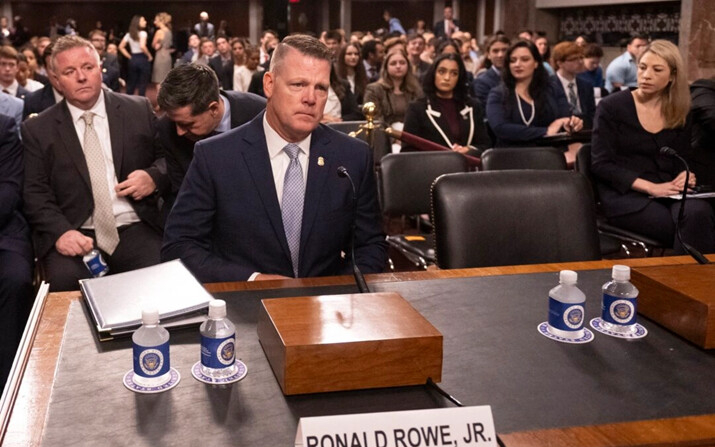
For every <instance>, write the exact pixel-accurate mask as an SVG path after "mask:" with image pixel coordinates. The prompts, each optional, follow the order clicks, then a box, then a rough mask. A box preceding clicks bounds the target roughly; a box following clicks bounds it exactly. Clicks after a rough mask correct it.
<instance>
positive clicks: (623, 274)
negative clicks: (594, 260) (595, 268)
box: [611, 265, 631, 281]
mask: <svg viewBox="0 0 715 447" xmlns="http://www.w3.org/2000/svg"><path fill="white" fill-rule="evenodd" d="M611 276H612V277H613V279H615V280H616V281H628V280H629V279H631V268H630V267H628V266H627V265H614V266H613V271H612V273H611Z"/></svg>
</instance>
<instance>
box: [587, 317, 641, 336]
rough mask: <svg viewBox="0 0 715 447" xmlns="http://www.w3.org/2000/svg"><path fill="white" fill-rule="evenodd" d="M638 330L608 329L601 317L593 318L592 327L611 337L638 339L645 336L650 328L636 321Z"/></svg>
mask: <svg viewBox="0 0 715 447" xmlns="http://www.w3.org/2000/svg"><path fill="white" fill-rule="evenodd" d="M635 326H636V330H635V331H631V332H616V331H612V330H610V329H606V328H605V327H603V320H602V319H601V318H600V317H596V318H594V319H593V320H591V327H592V328H594V329H595V330H597V331H598V332H600V333H602V334H606V335H610V336H611V337H616V338H628V339H636V338H643V337H645V336H646V335H648V329H646V328H644V327H643V326H641V325H640V324H638V323H636V324H635Z"/></svg>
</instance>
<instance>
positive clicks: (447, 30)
mask: <svg viewBox="0 0 715 447" xmlns="http://www.w3.org/2000/svg"><path fill="white" fill-rule="evenodd" d="M432 30H433V31H434V35H435V37H437V38H445V37H446V38H450V37H452V33H454V32H455V31H459V20H457V19H455V18H454V11H453V10H452V7H451V6H445V8H444V17H443V18H442V20H440V21H438V22H435V24H434V28H432Z"/></svg>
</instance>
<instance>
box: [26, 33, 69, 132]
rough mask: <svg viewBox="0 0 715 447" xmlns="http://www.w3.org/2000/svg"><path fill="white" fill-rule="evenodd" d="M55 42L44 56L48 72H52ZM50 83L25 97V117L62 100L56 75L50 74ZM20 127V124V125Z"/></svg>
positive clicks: (47, 48) (48, 47) (49, 46)
mask: <svg viewBox="0 0 715 447" xmlns="http://www.w3.org/2000/svg"><path fill="white" fill-rule="evenodd" d="M53 48H54V44H50V45H48V46H47V47H45V52H44V53H43V56H42V58H43V59H44V61H45V63H44V65H45V67H46V68H47V73H48V74H51V73H52V49H53ZM48 79H49V81H50V82H49V84H47V85H46V86H44V87H43V88H42V90H38V91H36V92H32V93H30V94H28V95H27V96H26V97H25V104H24V109H23V112H22V116H23V119H27V118H31V117H33V116H35V115H37V114H39V113H40V112H42V111H43V110H45V109H49V108H50V107H52V106H53V105H55V104H56V103H58V102H60V101H62V98H63V96H62V93H61V91H60V90H59V89H60V86H59V84H58V83H57V79H56V78H55V77H54V76H51V75H50V76H49V77H48ZM18 129H19V125H18Z"/></svg>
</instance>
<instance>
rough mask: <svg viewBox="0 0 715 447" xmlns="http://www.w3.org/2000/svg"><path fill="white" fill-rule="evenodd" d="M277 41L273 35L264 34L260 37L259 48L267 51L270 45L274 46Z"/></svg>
mask: <svg viewBox="0 0 715 447" xmlns="http://www.w3.org/2000/svg"><path fill="white" fill-rule="evenodd" d="M277 40H278V36H276V35H275V34H273V33H266V35H265V36H263V37H261V46H262V47H263V49H264V50H268V48H270V47H271V45H273V46H275V45H274V43H275V42H276V41H277Z"/></svg>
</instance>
